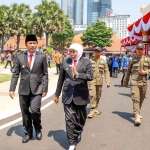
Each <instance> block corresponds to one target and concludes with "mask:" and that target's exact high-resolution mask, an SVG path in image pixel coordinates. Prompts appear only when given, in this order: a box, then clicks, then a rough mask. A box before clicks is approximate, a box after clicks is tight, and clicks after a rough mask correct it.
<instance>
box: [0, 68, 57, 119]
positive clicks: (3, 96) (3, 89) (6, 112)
mask: <svg viewBox="0 0 150 150" xmlns="http://www.w3.org/2000/svg"><path fill="white" fill-rule="evenodd" d="M48 72H49V90H48V94H47V96H46V97H45V98H43V99H42V100H45V99H47V98H48V97H50V96H51V95H53V94H54V92H55V89H56V84H57V79H58V75H55V72H56V68H49V69H48ZM0 74H11V72H10V68H9V67H8V68H7V69H5V68H4V67H2V66H0ZM18 85H19V81H18ZM9 87H10V81H8V82H4V83H0V120H1V119H4V118H7V117H9V116H11V115H14V114H16V113H19V112H20V107H19V99H18V94H17V92H18V86H17V88H16V92H15V98H14V99H11V98H10V97H9Z"/></svg>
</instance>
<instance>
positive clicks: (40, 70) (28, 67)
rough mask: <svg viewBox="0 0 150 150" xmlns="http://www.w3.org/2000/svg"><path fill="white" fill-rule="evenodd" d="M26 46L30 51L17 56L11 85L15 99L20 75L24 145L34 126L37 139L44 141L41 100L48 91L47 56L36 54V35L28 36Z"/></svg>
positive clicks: (30, 136) (11, 93) (12, 95)
mask: <svg viewBox="0 0 150 150" xmlns="http://www.w3.org/2000/svg"><path fill="white" fill-rule="evenodd" d="M25 44H26V47H27V49H28V51H27V52H25V53H22V54H19V55H17V56H16V61H15V66H14V72H13V75H12V80H11V85H10V97H11V98H12V99H13V98H14V96H15V89H16V85H17V82H18V78H19V75H20V85H19V101H20V107H21V112H22V118H23V126H24V132H25V137H24V138H23V140H22V143H27V142H28V141H29V140H30V139H31V138H32V136H33V126H34V128H35V131H36V137H37V139H38V140H41V139H42V132H41V129H42V126H41V111H40V108H41V99H42V97H44V96H46V94H47V90H48V71H47V63H46V55H45V54H42V53H39V52H36V48H37V45H38V41H37V38H36V36H35V35H33V34H31V35H27V36H26V39H25ZM32 124H33V125H32Z"/></svg>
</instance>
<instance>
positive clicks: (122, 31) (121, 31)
mask: <svg viewBox="0 0 150 150" xmlns="http://www.w3.org/2000/svg"><path fill="white" fill-rule="evenodd" d="M99 19H100V20H101V21H104V22H105V23H106V26H107V27H109V28H112V29H113V31H114V32H116V33H117V38H125V37H127V36H128V32H127V27H128V25H129V24H130V15H111V16H106V17H100V18H99Z"/></svg>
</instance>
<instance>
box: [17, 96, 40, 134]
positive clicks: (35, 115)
mask: <svg viewBox="0 0 150 150" xmlns="http://www.w3.org/2000/svg"><path fill="white" fill-rule="evenodd" d="M41 98H42V95H41V94H40V95H33V94H32V93H30V94H29V95H19V101H20V108H21V112H22V118H23V127H24V132H25V134H26V135H30V136H31V135H32V134H33V127H32V123H33V126H34V128H35V131H40V130H41V129H42V126H41V110H40V108H41Z"/></svg>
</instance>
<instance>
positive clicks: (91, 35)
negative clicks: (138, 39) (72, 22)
mask: <svg viewBox="0 0 150 150" xmlns="http://www.w3.org/2000/svg"><path fill="white" fill-rule="evenodd" d="M112 36H113V31H112V29H111V28H108V27H107V26H106V24H105V22H102V21H99V20H97V22H96V23H93V24H92V25H91V26H90V27H87V30H86V32H85V33H84V34H83V36H82V37H81V40H82V41H83V46H87V45H88V46H92V47H95V46H100V47H101V48H103V47H106V46H108V47H110V46H111V44H112V42H113V41H112V40H111V38H112Z"/></svg>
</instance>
